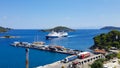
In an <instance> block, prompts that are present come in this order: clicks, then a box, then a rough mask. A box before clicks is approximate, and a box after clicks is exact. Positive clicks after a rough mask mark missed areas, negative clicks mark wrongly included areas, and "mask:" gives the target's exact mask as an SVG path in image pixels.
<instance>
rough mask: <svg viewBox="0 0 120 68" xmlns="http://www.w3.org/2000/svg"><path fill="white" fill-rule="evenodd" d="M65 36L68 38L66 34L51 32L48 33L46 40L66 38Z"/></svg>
mask: <svg viewBox="0 0 120 68" xmlns="http://www.w3.org/2000/svg"><path fill="white" fill-rule="evenodd" d="M67 36H68V33H67V32H55V31H52V32H51V33H49V34H48V35H47V36H46V39H49V38H59V37H67Z"/></svg>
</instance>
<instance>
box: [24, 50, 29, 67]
mask: <svg viewBox="0 0 120 68" xmlns="http://www.w3.org/2000/svg"><path fill="white" fill-rule="evenodd" d="M25 51H26V68H29V48H26V49H25Z"/></svg>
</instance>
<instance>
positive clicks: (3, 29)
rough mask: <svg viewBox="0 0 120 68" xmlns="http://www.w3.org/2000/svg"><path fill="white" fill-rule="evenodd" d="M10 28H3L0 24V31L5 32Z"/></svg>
mask: <svg viewBox="0 0 120 68" xmlns="http://www.w3.org/2000/svg"><path fill="white" fill-rule="evenodd" d="M8 30H10V28H4V27H1V26H0V32H7V31H8Z"/></svg>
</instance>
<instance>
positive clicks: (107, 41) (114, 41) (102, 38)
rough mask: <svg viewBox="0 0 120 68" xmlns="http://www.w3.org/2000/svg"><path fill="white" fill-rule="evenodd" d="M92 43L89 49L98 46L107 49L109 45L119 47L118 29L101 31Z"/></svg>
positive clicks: (119, 33)
mask: <svg viewBox="0 0 120 68" xmlns="http://www.w3.org/2000/svg"><path fill="white" fill-rule="evenodd" d="M93 39H94V45H93V46H92V47H91V49H95V48H99V49H106V50H109V48H111V47H116V48H117V49H120V31H117V30H112V31H110V32H108V33H106V34H105V33H103V34H100V35H97V36H95V37H94V38H93Z"/></svg>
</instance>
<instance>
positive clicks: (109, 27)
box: [101, 26, 120, 30]
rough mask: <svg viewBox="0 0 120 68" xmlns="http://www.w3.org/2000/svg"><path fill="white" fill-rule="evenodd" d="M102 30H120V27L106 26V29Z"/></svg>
mask: <svg viewBox="0 0 120 68" xmlns="http://www.w3.org/2000/svg"><path fill="white" fill-rule="evenodd" d="M101 30H120V27H114V26H105V27H103V28H101Z"/></svg>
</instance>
